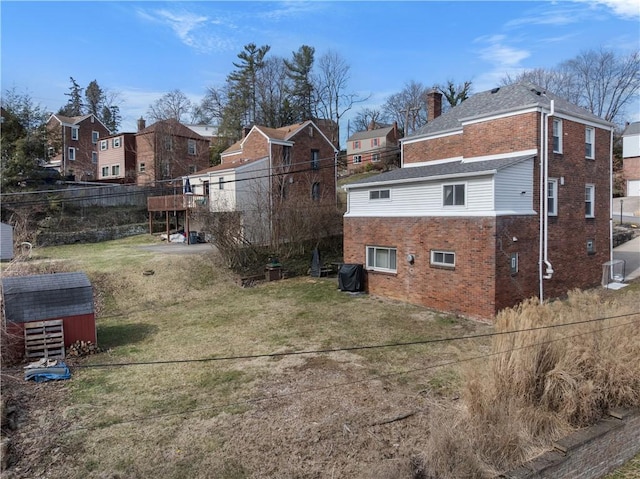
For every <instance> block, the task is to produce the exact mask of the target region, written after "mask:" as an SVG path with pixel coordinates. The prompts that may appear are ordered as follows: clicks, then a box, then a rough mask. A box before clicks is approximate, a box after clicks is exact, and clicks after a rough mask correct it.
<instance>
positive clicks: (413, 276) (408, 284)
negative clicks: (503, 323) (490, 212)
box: [344, 218, 496, 318]
mask: <svg viewBox="0 0 640 479" xmlns="http://www.w3.org/2000/svg"><path fill="white" fill-rule="evenodd" d="M399 232H402V233H401V234H400V233H399ZM494 236H495V219H494V218H345V221H344V260H345V262H346V263H362V264H364V263H365V259H366V246H387V247H395V248H397V250H398V253H397V260H398V264H397V266H398V271H397V274H387V273H379V272H373V271H367V273H366V285H367V290H368V291H369V292H370V293H371V294H375V295H380V296H386V297H390V298H394V299H399V300H403V301H408V302H410V303H414V304H420V305H423V306H426V307H430V308H435V309H438V310H442V311H451V312H455V313H461V314H464V315H468V316H474V317H481V318H488V317H492V316H493V314H494V312H495V308H496V304H495V284H494V271H495V262H496V258H495V254H496V253H495V246H494V239H493V238H494ZM432 249H437V250H445V251H453V252H455V253H456V266H455V269H454V270H451V269H446V268H438V267H432V266H431V265H430V251H431V250H432ZM407 254H413V255H415V262H414V263H413V264H409V263H408V262H407V260H406V255H407Z"/></svg>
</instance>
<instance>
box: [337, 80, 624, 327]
mask: <svg viewBox="0 0 640 479" xmlns="http://www.w3.org/2000/svg"><path fill="white" fill-rule="evenodd" d="M430 95H431V96H434V95H436V96H437V95H438V94H437V93H435V92H432V93H431V94H430ZM435 100H436V101H437V100H438V99H437V98H435ZM428 101H431V102H433V101H434V98H430V99H429V100H428ZM429 111H430V112H433V113H432V117H431V118H429V121H428V123H427V124H426V125H425V126H424V127H422V128H421V129H420V130H418V131H417V132H416V133H415V134H413V135H412V136H410V137H407V138H404V139H403V140H402V141H401V148H402V168H400V169H396V170H393V171H390V172H387V173H383V174H381V175H377V176H374V177H370V178H367V179H365V180H362V181H360V182H356V183H353V184H350V185H347V186H346V187H345V188H346V189H347V193H348V206H347V212H346V214H345V216H344V260H345V262H347V263H361V264H364V265H365V272H366V273H365V282H366V285H367V289H368V291H369V292H370V293H373V294H378V295H381V296H386V297H390V298H395V299H400V300H404V301H409V302H411V303H415V304H420V305H424V306H427V307H431V308H434V309H438V310H442V311H449V312H454V313H460V314H463V315H466V316H471V317H478V318H492V317H493V316H495V314H496V313H497V312H498V311H499V310H500V309H503V308H505V307H510V306H513V305H515V304H517V303H519V302H520V301H522V300H524V299H527V298H530V297H533V296H537V297H541V298H543V299H545V298H549V297H558V296H561V295H563V294H565V293H566V292H567V291H569V290H571V289H573V288H585V287H590V286H595V285H598V284H599V283H600V280H601V277H602V270H603V268H602V265H603V263H605V262H606V261H609V260H610V259H611V246H610V245H611V240H610V238H611V226H610V221H609V217H610V208H611V206H610V204H611V161H612V158H611V151H610V145H611V138H612V131H613V125H612V124H611V123H608V122H606V121H604V120H602V119H601V118H599V117H597V116H594V115H592V114H591V113H589V112H588V111H586V110H584V109H582V108H580V107H577V106H576V105H573V104H571V103H569V102H567V101H566V100H564V99H562V98H560V97H558V96H556V95H553V94H551V93H546V92H543V91H541V89H540V88H538V87H536V86H535V85H530V84H513V85H509V86H504V87H501V88H495V89H493V90H490V91H485V92H482V93H478V94H476V95H473V96H472V97H470V98H469V99H467V100H465V101H464V102H462V103H461V104H459V105H458V106H456V107H454V108H452V109H450V110H449V111H447V112H446V113H444V114H442V115H439V109H438V108H431V109H429ZM438 115H439V116H438Z"/></svg>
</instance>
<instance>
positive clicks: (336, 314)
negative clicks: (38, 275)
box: [3, 235, 492, 479]
mask: <svg viewBox="0 0 640 479" xmlns="http://www.w3.org/2000/svg"><path fill="white" fill-rule="evenodd" d="M155 241H156V240H155V238H153V237H151V236H146V235H145V236H141V237H136V238H130V239H127V240H119V241H113V242H107V243H101V244H91V245H73V246H64V247H52V248H44V249H41V250H37V251H35V250H34V252H33V255H32V257H31V259H30V260H29V261H26V262H24V263H22V264H21V265H20V266H18V265H10V267H9V270H10V271H8V272H6V271H5V272H6V273H7V274H9V273H11V269H12V268H13V270H14V273H13V274H17V273H18V271H16V269H21V270H22V271H24V270H25V269H28V270H30V271H31V272H40V271H47V272H52V271H84V272H86V273H87V275H88V276H89V277H90V279H91V280H92V282H93V284H94V287H95V289H96V291H97V294H96V299H97V304H98V312H99V317H98V320H97V322H98V342H99V346H100V347H101V348H103V349H104V352H103V353H101V354H98V355H95V356H92V357H89V358H84V359H82V360H79V361H77V362H76V363H75V364H74V367H73V377H72V379H71V380H70V381H68V382H64V383H45V384H32V383H24V382H22V381H21V380H20V379H19V378H20V373H19V372H14V373H12V372H11V371H5V372H4V373H3V389H4V390H5V391H4V392H5V393H6V396H9V397H10V398H13V400H14V401H15V402H18V403H24V406H23V409H21V413H20V414H21V419H20V424H21V426H20V427H19V428H18V430H17V432H16V434H14V437H13V438H12V439H13V451H12V462H13V464H12V467H11V468H10V470H11V471H13V474H14V476H13V477H66V478H75V477H78V478H79V477H83V478H85V477H89V478H148V477H158V478H185V477H189V478H199V477H202V478H212V477H215V478H229V479H231V478H261V477H288V478H294V477H300V478H301V477H305V478H313V477H353V478H358V477H362V478H365V477H411V474H412V458H414V457H417V455H418V454H419V453H420V451H422V450H423V449H424V444H425V439H426V431H427V424H426V421H427V419H428V415H429V410H430V408H431V407H433V404H435V403H436V402H437V401H445V402H446V401H455V400H456V399H457V397H458V395H459V390H460V380H459V371H458V367H457V365H447V363H451V362H454V361H456V360H459V359H464V358H467V357H472V356H475V355H478V354H482V353H483V352H485V351H487V350H488V348H489V342H488V340H487V339H480V340H467V341H459V342H443V343H432V344H426V345H415V346H404V347H395V348H392V347H389V348H380V349H364V350H353V351H340V352H330V353H317V354H301V355H283V356H275V357H273V356H272V357H258V358H247V359H228V360H215V361H213V360H208V359H211V358H215V357H234V356H260V355H265V354H271V353H284V352H295V351H305V350H317V349H335V348H350V347H354V346H362V345H375V344H383V343H396V342H411V341H416V340H428V339H435V338H444V337H452V336H463V335H470V334H476V333H484V332H490V331H492V327H491V326H489V325H486V324H482V323H478V322H473V321H469V320H465V319H461V318H456V317H453V316H446V315H441V314H436V313H433V312H430V311H427V310H425V309H423V308H419V307H415V306H410V305H406V304H403V303H398V302H391V301H386V300H381V299H379V298H375V297H370V296H367V295H350V294H347V293H343V292H340V291H338V289H337V283H336V280H335V279H331V278H328V279H327V278H322V279H312V278H308V277H299V278H293V279H289V280H286V281H280V282H273V283H263V284H260V285H258V286H257V287H254V288H241V287H239V286H237V284H236V282H235V278H234V277H233V275H232V274H231V273H230V272H229V271H227V270H224V269H223V268H221V267H220V266H219V265H218V264H217V263H216V261H215V256H214V255H213V254H205V255H163V254H158V253H152V252H148V251H145V250H143V249H141V248H140V246H141V245H143V244H148V243H152V242H155ZM149 270H153V271H154V274H153V275H144V274H143V272H144V271H149ZM185 360H202V361H195V362H182V363H180V362H173V363H171V362H170V363H166V364H135V363H140V362H157V361H185ZM123 363H128V364H127V365H120V364H123ZM96 366H97V367H96ZM12 376H13V377H12ZM14 377H15V378H16V379H13V378H14ZM6 396H5V397H6ZM47 399H49V400H47ZM19 407H20V406H19Z"/></svg>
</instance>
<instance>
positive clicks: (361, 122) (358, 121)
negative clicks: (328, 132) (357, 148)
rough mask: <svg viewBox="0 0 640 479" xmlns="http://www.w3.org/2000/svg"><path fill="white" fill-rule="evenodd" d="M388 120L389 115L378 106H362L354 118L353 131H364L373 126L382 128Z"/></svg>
mask: <svg viewBox="0 0 640 479" xmlns="http://www.w3.org/2000/svg"><path fill="white" fill-rule="evenodd" d="M386 122H387V115H386V114H385V112H383V111H382V110H379V109H377V108H362V109H361V110H360V111H359V112H358V113H357V114H356V116H355V118H354V119H353V124H352V128H353V131H364V130H368V129H370V128H371V127H373V129H375V128H381V126H382V124H383V123H386Z"/></svg>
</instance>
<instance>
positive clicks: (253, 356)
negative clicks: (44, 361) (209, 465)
mask: <svg viewBox="0 0 640 479" xmlns="http://www.w3.org/2000/svg"><path fill="white" fill-rule="evenodd" d="M634 315H640V312H635V313H627V314H620V315H617V316H609V317H604V318H594V319H585V320H582V321H573V322H571V323H559V324H551V325H547V326H536V327H532V328H526V329H517V330H510V331H497V332H492V333H479V334H472V335H468V336H453V337H451V336H450V337H446V338H437V339H425V340H419V341H406V342H398V343H384V344H370V345H359V346H348V347H341V348H326V349H312V350H303V351H289V352H275V353H263V354H243V355H237V356H213V357H208V358H193V359H168V360H161V361H141V362H124V363H101V364H80V365H76V366H74V367H75V368H81V369H93V368H111V367H124V366H149V365H167V364H185V363H203V362H212V361H236V360H247V359H260V358H277V357H284V356H302V355H309V354H327V353H335V352H349V351H363V350H370V349H382V348H398V347H406V346H419V345H426V344H434V343H444V342H451V341H463V340H467V339H480V338H491V337H495V336H503V335H506V334H519V333H526V332H532V331H540V330H544V329H554V328H560V327H566V326H575V325H578V324H588V323H595V322H600V321H606V320H609V319H619V318H624V317H628V316H634ZM638 320H640V318H639V319H637V320H634V321H638Z"/></svg>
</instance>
